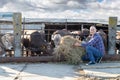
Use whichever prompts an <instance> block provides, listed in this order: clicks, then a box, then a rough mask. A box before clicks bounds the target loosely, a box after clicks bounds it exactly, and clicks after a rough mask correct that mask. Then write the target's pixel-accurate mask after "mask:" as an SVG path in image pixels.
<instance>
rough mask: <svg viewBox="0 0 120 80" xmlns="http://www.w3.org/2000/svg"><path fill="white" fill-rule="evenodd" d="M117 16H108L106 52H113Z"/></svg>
mask: <svg viewBox="0 0 120 80" xmlns="http://www.w3.org/2000/svg"><path fill="white" fill-rule="evenodd" d="M116 27H117V17H109V27H108V29H109V31H108V50H109V51H108V54H115V43H116Z"/></svg>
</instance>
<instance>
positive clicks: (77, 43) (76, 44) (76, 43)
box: [73, 42, 81, 47]
mask: <svg viewBox="0 0 120 80" xmlns="http://www.w3.org/2000/svg"><path fill="white" fill-rule="evenodd" d="M73 46H76V47H77V46H78V47H80V46H81V44H80V43H79V42H75V44H73Z"/></svg>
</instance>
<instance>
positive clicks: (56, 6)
mask: <svg viewBox="0 0 120 80" xmlns="http://www.w3.org/2000/svg"><path fill="white" fill-rule="evenodd" d="M119 6H120V0H0V11H1V12H21V13H22V16H23V17H26V18H70V19H108V17H110V16H115V17H119V18H120V7H119Z"/></svg>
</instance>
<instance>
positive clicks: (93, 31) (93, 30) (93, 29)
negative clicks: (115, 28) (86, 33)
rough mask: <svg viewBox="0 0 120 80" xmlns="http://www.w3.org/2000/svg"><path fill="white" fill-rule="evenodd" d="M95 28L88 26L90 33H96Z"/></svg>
mask: <svg viewBox="0 0 120 80" xmlns="http://www.w3.org/2000/svg"><path fill="white" fill-rule="evenodd" d="M96 31H97V29H96V27H95V26H91V27H90V34H92V35H94V34H95V33H96Z"/></svg>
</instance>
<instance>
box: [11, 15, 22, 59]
mask: <svg viewBox="0 0 120 80" xmlns="http://www.w3.org/2000/svg"><path fill="white" fill-rule="evenodd" d="M13 26H14V37H15V38H14V44H15V45H14V55H15V57H21V54H22V49H21V28H22V15H21V13H13Z"/></svg>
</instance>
